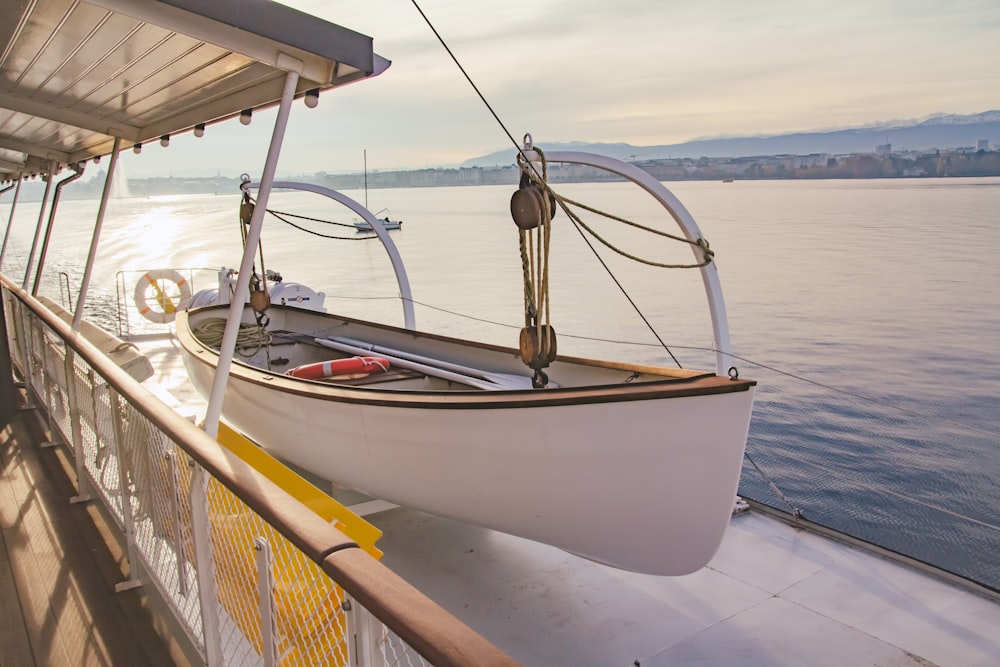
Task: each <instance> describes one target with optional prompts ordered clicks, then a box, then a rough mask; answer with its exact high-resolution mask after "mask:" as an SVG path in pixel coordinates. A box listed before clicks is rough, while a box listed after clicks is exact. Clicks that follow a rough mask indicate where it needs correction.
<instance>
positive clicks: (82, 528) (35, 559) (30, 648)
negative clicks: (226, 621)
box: [0, 411, 186, 667]
mask: <svg viewBox="0 0 1000 667" xmlns="http://www.w3.org/2000/svg"><path fill="white" fill-rule="evenodd" d="M44 436H45V433H44V431H43V430H42V428H41V423H40V421H39V419H38V417H37V415H36V414H35V413H34V412H31V411H28V412H23V413H21V414H20V415H18V416H17V417H15V419H14V421H13V422H12V424H11V425H10V426H8V427H7V428H5V429H4V430H3V431H0V538H2V539H0V546H2V550H0V665H2V666H4V667H6V666H7V665H12V666H16V667H22V666H28V665H71V666H73V667H77V666H81V665H174V664H177V663H178V662H180V663H185V662H186V660H185V659H184V657H183V653H182V652H181V651H180V649H178V648H177V647H176V646H175V645H173V644H172V643H171V642H168V641H164V640H162V639H161V638H160V637H159V636H158V635H157V634H156V632H155V630H154V629H153V628H154V626H153V623H154V619H153V617H152V615H151V614H150V613H149V611H148V609H147V607H146V601H145V599H144V595H143V593H142V589H141V588H140V589H134V590H131V591H125V592H123V593H115V591H114V586H115V584H116V583H118V582H119V581H122V580H123V579H124V578H125V572H126V571H127V566H126V565H125V562H124V558H123V556H122V553H121V550H120V549H119V548H118V545H117V543H116V541H115V539H114V538H113V536H112V534H111V532H110V529H109V528H108V527H107V526H106V525H104V524H103V521H102V519H101V514H100V512H98V511H97V510H96V509H95V508H94V507H92V506H90V504H89V503H83V504H71V503H70V502H69V499H70V498H71V497H72V496H74V495H75V494H76V488H75V484H74V482H73V478H72V476H71V474H69V469H68V465H69V463H68V461H67V460H66V459H65V457H64V455H63V453H62V451H61V450H60V449H59V448H48V449H41V448H39V447H38V444H37V443H38V442H41V441H43V440H44V439H45V438H44Z"/></svg>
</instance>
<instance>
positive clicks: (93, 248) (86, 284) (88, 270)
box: [73, 137, 122, 331]
mask: <svg viewBox="0 0 1000 667" xmlns="http://www.w3.org/2000/svg"><path fill="white" fill-rule="evenodd" d="M121 145H122V139H121V137H115V145H114V147H113V148H112V149H111V160H109V161H108V175H107V176H106V177H105V179H104V191H103V192H102V193H101V206H100V208H99V209H98V211H97V220H96V222H94V235H93V236H92V237H91V239H90V252H89V253H88V254H87V264H86V266H85V267H84V269H83V279H82V280H81V282H80V296H79V297H78V298H77V300H76V312H74V313H73V330H74V331H79V330H80V322H82V321H83V307H84V305H85V304H86V302H87V290H88V289H89V288H90V276H91V274H92V273H93V272H94V260H95V259H96V258H97V244H98V243H99V242H100V240H101V227H102V226H103V225H104V214H105V212H106V211H107V210H108V197H110V196H111V183H112V179H113V178H114V176H115V166H116V165H117V164H118V149H119V148H121Z"/></svg>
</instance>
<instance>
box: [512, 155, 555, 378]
mask: <svg viewBox="0 0 1000 667" xmlns="http://www.w3.org/2000/svg"><path fill="white" fill-rule="evenodd" d="M539 152H540V151H539ZM520 167H521V182H520V185H519V187H518V189H517V190H516V191H515V192H514V194H513V195H512V196H511V198H510V215H511V217H512V218H513V219H514V224H515V225H517V229H518V234H519V237H520V250H521V267H522V269H523V274H524V327H523V328H522V329H521V333H520V339H519V341H518V349H519V351H520V353H521V361H522V362H524V364H525V365H526V366H528V367H529V368H531V369H533V370H534V371H535V374H534V376H533V377H532V386H534V387H535V388H536V389H541V388H544V387H545V386H547V385H548V383H549V378H548V375H546V373H545V371H544V370H543V369H544V368H547V367H548V366H549V364H551V363H552V362H553V360H555V358H556V331H555V329H554V328H553V327H552V325H551V324H549V275H548V274H549V241H550V236H551V230H552V216H553V215H554V214H555V210H556V200H555V196H554V195H553V194H552V193H551V192H550V191H549V189H548V187H547V186H546V185H545V161H544V158H543V160H542V174H541V176H540V178H539V175H538V174H536V173H535V172H534V170H533V167H532V165H531V164H530V163H528V162H527V160H520Z"/></svg>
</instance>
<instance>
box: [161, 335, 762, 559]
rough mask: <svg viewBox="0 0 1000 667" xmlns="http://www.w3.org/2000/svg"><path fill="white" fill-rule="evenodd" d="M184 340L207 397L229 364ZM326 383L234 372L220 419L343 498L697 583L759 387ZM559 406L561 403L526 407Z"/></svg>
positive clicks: (720, 529) (715, 539) (732, 488)
mask: <svg viewBox="0 0 1000 667" xmlns="http://www.w3.org/2000/svg"><path fill="white" fill-rule="evenodd" d="M181 324H182V322H179V333H180V327H181ZM181 338H182V349H183V350H184V352H185V354H184V357H185V365H186V367H187V369H188V373H189V375H190V377H191V380H192V382H193V383H194V385H195V386H196V387H197V388H198V390H199V391H200V392H201V393H202V394H203V395H206V396H207V395H208V393H209V390H210V388H211V384H212V379H213V375H214V371H215V361H216V359H217V356H216V354H215V352H214V351H213V350H210V349H208V348H205V347H204V346H199V345H198V344H197V343H196V342H192V340H190V339H188V340H187V341H186V342H185V340H184V339H185V338H186V337H185V336H181ZM313 384H315V383H308V382H304V381H292V380H291V379H290V378H285V377H277V376H275V375H273V374H268V373H265V372H263V371H261V370H259V369H255V368H251V367H249V366H246V365H243V364H234V368H233V371H232V372H231V374H230V378H229V381H228V385H227V391H226V398H225V401H224V404H223V415H224V416H225V418H226V420H227V421H229V422H230V423H231V424H232V425H233V426H235V427H236V428H237V429H239V430H240V431H242V432H243V433H245V434H246V435H247V436H248V437H250V438H252V439H253V440H255V441H256V442H258V443H260V444H261V446H263V447H264V448H265V449H267V450H269V451H270V452H272V453H273V454H275V455H277V456H279V457H281V458H283V459H285V460H287V461H289V462H291V463H293V464H295V465H297V466H300V467H302V468H305V469H306V470H309V471H311V472H313V473H315V474H317V475H320V476H322V477H324V478H326V479H329V480H331V481H333V482H335V483H337V484H339V485H344V486H347V487H350V488H353V489H357V490H359V491H362V492H363V493H366V494H369V495H371V496H374V497H377V498H382V499H385V500H388V501H391V502H393V503H397V504H400V505H404V506H407V507H411V508H416V509H419V510H422V511H426V512H429V513H432V514H436V515H439V516H444V517H449V518H452V519H456V520H459V521H463V522H468V523H472V524H476V525H480V526H483V527H486V528H491V529H494V530H499V531H503V532H506V533H510V534H513V535H518V536H521V537H524V538H527V539H531V540H536V541H538V542H542V543H546V544H550V545H553V546H556V547H558V548H560V549H563V550H566V551H569V552H571V553H575V554H577V555H580V556H583V557H585V558H588V559H591V560H594V561H598V562H602V563H605V564H608V565H611V566H614V567H617V568H622V569H626V570H632V571H637V572H644V573H649V574H659V575H681V574H687V573H690V572H693V571H695V570H697V569H699V568H701V567H702V566H704V565H705V564H706V563H707V562H708V561H709V560H710V559H711V557H712V555H713V554H714V553H715V551H716V549H717V548H718V546H719V543H720V542H721V540H722V536H723V533H724V531H725V528H726V526H727V525H728V522H729V518H730V516H731V512H732V508H733V503H734V500H735V497H736V493H737V486H738V483H739V475H740V469H741V464H742V458H743V451H744V445H745V443H746V437H747V430H748V427H749V421H750V413H751V407H752V402H753V388H752V383H750V386H748V387H745V388H744V389H743V390H740V391H725V392H722V393H707V394H693V395H690V394H689V395H684V392H679V393H678V392H675V393H677V394H678V395H673V394H671V395H670V397H669V398H666V397H657V395H656V394H655V392H648V391H646V392H642V391H639V392H636V394H635V396H634V397H631V398H630V397H628V396H626V397H625V398H621V395H618V400H611V399H608V398H606V397H603V396H601V395H598V394H599V393H598V394H595V393H594V392H593V391H592V392H591V393H590V394H589V395H588V400H583V399H582V398H581V397H574V396H575V395H574V392H573V391H564V390H561V389H560V390H536V391H535V392H532V391H528V392H516V391H513V392H478V393H477V394H476V396H474V397H470V399H469V400H467V401H466V400H463V396H464V395H462V394H460V395H452V396H449V397H447V398H448V399H450V401H444V400H442V401H441V402H434V401H424V400H402V399H401V400H395V399H396V398H397V397H395V396H393V395H392V394H394V393H400V392H388V393H387V394H386V393H385V392H373V391H372V390H368V391H367V392H365V391H363V390H355V393H353V394H352V393H350V392H348V393H346V394H345V393H340V394H338V393H337V392H332V393H330V392H328V393H324V392H323V391H319V389H317V390H315V391H312V390H310V387H309V385H313ZM323 389H324V390H325V389H326V388H323ZM546 392H551V395H552V396H554V397H556V400H552V401H536V402H535V403H533V404H532V403H525V402H524V401H521V400H517V395H520V394H530V395H531V398H535V397H537V396H538V395H540V394H546ZM403 393H405V392H403ZM484 394H485V395H488V396H487V399H486V400H483V399H482V398H481V397H482V396H483V395H484ZM560 394H562V396H560ZM581 396H582V394H581ZM402 398H405V399H412V398H413V397H402ZM473 398H475V399H476V400H473ZM418 399H419V397H418Z"/></svg>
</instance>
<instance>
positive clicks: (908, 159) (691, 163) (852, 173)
mask: <svg viewBox="0 0 1000 667" xmlns="http://www.w3.org/2000/svg"><path fill="white" fill-rule="evenodd" d="M632 164H634V165H635V166H637V167H639V168H640V169H642V170H644V171H646V172H648V173H649V174H650V175H652V176H653V177H654V178H656V179H657V180H659V181H713V180H718V181H726V182H728V181H731V180H732V181H750V180H753V181H759V180H829V179H875V178H890V179H891V178H951V177H987V176H1000V151H987V150H978V151H971V152H969V151H925V152H923V153H920V154H917V155H912V154H904V155H895V154H887V155H878V154H871V153H862V154H853V155H837V156H831V155H828V154H825V153H814V154H811V155H772V156H754V157H742V158H676V159H666V160H638V161H635V162H633V163H632ZM281 177H282V178H285V179H287V178H291V179H294V180H298V181H305V182H310V183H316V184H318V185H323V186H325V187H329V188H333V189H336V190H360V189H363V188H364V187H365V185H366V184H365V175H364V174H362V173H356V174H329V173H326V172H318V173H315V174H308V175H297V176H287V175H282V176H281ZM548 178H549V181H550V182H552V183H599V182H614V181H621V180H622V179H621V178H619V177H617V176H615V175H614V174H609V173H608V172H604V171H600V170H598V169H594V168H592V167H585V166H580V165H558V164H554V165H550V166H549V168H548ZM518 179H519V174H518V172H517V169H516V168H515V167H514V165H505V166H497V167H460V168H434V169H411V170H399V171H377V172H369V173H368V174H367V187H368V188H369V189H380V188H415V187H457V186H466V185H516V184H517V183H518ZM127 183H128V190H129V192H128V194H127V195H125V196H133V197H150V196H161V195H185V194H224V193H227V192H232V193H236V192H239V185H240V179H239V178H237V177H224V176H212V177H201V178H197V177H175V176H169V177H150V178H130V179H127ZM103 188H104V172H103V171H100V172H96V173H95V175H94V176H92V177H91V178H90V179H88V180H83V179H81V180H80V181H77V182H75V183H72V184H71V185H69V186H68V187H67V188H66V190H65V191H64V193H63V197H64V198H66V199H96V198H99V197H100V195H101V191H102V190H103ZM44 189H45V184H44V183H43V182H39V181H31V182H27V183H26V184H25V187H24V188H23V189H22V192H21V195H20V198H21V200H22V201H40V200H41V197H42V194H43V193H44ZM8 201H10V199H9V198H4V199H3V200H0V203H6V202H8Z"/></svg>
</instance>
